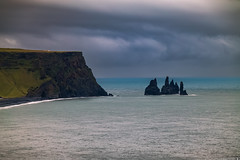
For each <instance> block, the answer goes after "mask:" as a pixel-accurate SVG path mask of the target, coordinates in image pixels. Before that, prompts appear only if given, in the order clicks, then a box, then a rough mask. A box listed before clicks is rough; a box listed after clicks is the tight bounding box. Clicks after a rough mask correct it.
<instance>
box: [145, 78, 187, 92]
mask: <svg viewBox="0 0 240 160" xmlns="http://www.w3.org/2000/svg"><path fill="white" fill-rule="evenodd" d="M179 91H180V92H179ZM171 94H180V95H188V94H187V91H186V90H183V82H181V83H180V88H179V86H178V84H177V82H175V83H174V81H173V80H171V82H170V83H169V77H168V76H167V77H166V79H165V83H164V85H163V86H162V88H161V91H160V89H159V88H158V86H157V79H156V78H155V79H153V80H151V81H150V84H149V85H148V86H147V87H146V89H145V93H144V95H171Z"/></svg>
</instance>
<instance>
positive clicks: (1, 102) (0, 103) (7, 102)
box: [0, 97, 50, 109]
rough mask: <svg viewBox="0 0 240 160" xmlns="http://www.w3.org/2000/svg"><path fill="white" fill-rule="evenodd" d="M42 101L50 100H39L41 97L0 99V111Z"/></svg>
mask: <svg viewBox="0 0 240 160" xmlns="http://www.w3.org/2000/svg"><path fill="white" fill-rule="evenodd" d="M44 100H50V99H46V98H41V97H31V98H29V97H21V98H1V99H0V109H1V108H5V107H9V106H14V105H21V104H25V103H30V102H36V101H44Z"/></svg>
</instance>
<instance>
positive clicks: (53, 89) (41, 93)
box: [27, 52, 108, 98]
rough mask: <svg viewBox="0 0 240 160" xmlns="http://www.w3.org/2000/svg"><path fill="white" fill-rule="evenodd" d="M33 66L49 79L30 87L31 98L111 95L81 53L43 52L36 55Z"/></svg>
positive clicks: (29, 95)
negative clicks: (97, 79) (35, 86)
mask: <svg viewBox="0 0 240 160" xmlns="http://www.w3.org/2000/svg"><path fill="white" fill-rule="evenodd" d="M33 60H34V63H33V64H34V66H33V69H34V70H35V69H37V70H40V74H41V77H42V78H44V77H49V79H50V80H49V81H47V82H45V83H43V84H42V85H41V86H38V87H37V88H30V89H29V91H28V93H27V97H43V98H67V97H80V96H83V97H86V96H108V94H107V92H106V91H105V90H104V89H103V88H102V87H101V86H100V85H99V84H98V83H97V82H96V79H95V78H94V76H93V74H92V71H91V69H90V68H88V66H87V65H86V63H85V60H84V57H83V56H82V53H81V52H63V53H48V54H47V53H42V54H41V53H40V54H36V55H35V59H33Z"/></svg>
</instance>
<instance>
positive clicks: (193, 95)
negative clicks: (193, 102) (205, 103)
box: [188, 94, 197, 97]
mask: <svg viewBox="0 0 240 160" xmlns="http://www.w3.org/2000/svg"><path fill="white" fill-rule="evenodd" d="M188 96H192V97H195V96H197V95H196V94H189V95H188Z"/></svg>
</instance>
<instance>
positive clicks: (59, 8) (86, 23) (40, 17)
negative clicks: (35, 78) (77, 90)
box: [0, 0, 240, 77]
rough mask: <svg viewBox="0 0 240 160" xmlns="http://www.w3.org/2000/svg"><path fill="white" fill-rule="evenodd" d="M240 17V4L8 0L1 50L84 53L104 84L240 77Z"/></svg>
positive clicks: (229, 0) (217, 0) (0, 8)
mask: <svg viewBox="0 0 240 160" xmlns="http://www.w3.org/2000/svg"><path fill="white" fill-rule="evenodd" d="M239 17H240V1H239V0H211V2H209V0H195V1H194V2H193V1H192V0H131V1H130V0H121V1H120V0H68V1H64V0H1V1H0V21H1V25H0V47H8V48H10V47H15V48H29V49H46V50H78V51H83V54H84V57H85V58H86V61H87V64H88V66H89V67H91V68H92V69H93V72H94V74H95V75H96V76H97V77H149V76H150V77H158V76H166V75H169V76H189V77H192V76H221V77H223V76H234V77H236V76H240V20H239Z"/></svg>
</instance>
